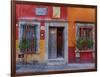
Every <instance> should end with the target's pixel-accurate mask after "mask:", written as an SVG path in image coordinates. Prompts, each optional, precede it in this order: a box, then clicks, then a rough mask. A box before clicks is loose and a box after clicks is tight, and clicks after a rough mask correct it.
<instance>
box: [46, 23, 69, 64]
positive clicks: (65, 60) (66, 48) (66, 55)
mask: <svg viewBox="0 0 100 77" xmlns="http://www.w3.org/2000/svg"><path fill="white" fill-rule="evenodd" d="M50 26H52V27H64V38H65V40H64V63H68V30H67V29H68V28H67V27H68V24H67V23H65V22H47V23H45V48H46V49H45V53H46V54H45V62H46V63H48V60H49V59H48V38H49V27H50ZM65 41H66V42H65ZM56 60H60V59H58V58H57V59H56Z"/></svg>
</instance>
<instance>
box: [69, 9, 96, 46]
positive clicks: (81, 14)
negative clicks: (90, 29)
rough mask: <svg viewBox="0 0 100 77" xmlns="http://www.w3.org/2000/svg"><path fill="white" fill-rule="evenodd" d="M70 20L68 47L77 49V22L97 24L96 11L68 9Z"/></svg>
mask: <svg viewBox="0 0 100 77" xmlns="http://www.w3.org/2000/svg"><path fill="white" fill-rule="evenodd" d="M67 12H68V15H67V19H68V21H69V22H68V46H69V47H75V40H76V25H75V21H81V22H95V9H93V8H75V7H68V8H67Z"/></svg>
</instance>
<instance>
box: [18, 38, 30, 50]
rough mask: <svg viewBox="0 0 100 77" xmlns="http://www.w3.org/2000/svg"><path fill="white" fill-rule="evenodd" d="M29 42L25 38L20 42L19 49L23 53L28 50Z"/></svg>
mask: <svg viewBox="0 0 100 77" xmlns="http://www.w3.org/2000/svg"><path fill="white" fill-rule="evenodd" d="M28 46H29V45H28V41H27V40H26V39H25V38H22V40H21V41H20V44H19V48H20V50H21V52H24V51H25V49H26V48H28Z"/></svg>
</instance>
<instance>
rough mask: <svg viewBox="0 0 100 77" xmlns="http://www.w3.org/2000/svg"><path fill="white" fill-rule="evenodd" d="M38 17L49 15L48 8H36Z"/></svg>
mask: <svg viewBox="0 0 100 77" xmlns="http://www.w3.org/2000/svg"><path fill="white" fill-rule="evenodd" d="M35 14H36V15H47V8H40V7H39V8H36V9H35Z"/></svg>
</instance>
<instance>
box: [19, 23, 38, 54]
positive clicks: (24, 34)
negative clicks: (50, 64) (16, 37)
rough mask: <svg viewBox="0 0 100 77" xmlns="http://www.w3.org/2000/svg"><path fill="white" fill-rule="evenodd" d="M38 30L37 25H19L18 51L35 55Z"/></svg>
mask: <svg viewBox="0 0 100 77" xmlns="http://www.w3.org/2000/svg"><path fill="white" fill-rule="evenodd" d="M38 33H39V30H38V25H37V24H34V25H31V24H21V25H20V32H19V34H20V44H19V47H20V50H21V52H27V53H29V52H33V53H37V52H38V49H39V34H38Z"/></svg>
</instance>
